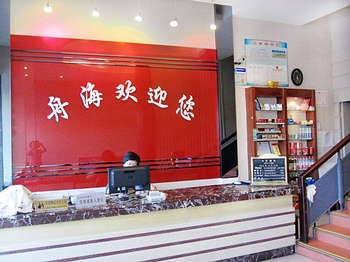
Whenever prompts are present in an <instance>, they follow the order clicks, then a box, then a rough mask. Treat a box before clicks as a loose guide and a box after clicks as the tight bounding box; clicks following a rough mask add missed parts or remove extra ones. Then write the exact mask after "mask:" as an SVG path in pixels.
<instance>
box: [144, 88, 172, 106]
mask: <svg viewBox="0 0 350 262" xmlns="http://www.w3.org/2000/svg"><path fill="white" fill-rule="evenodd" d="M147 94H148V95H149V100H148V103H149V104H155V105H156V106H158V107H160V108H167V107H168V105H163V104H162V102H163V101H164V100H165V99H166V96H167V92H166V91H165V90H162V89H161V88H160V86H158V87H157V88H156V89H152V88H149V91H148V92H147Z"/></svg>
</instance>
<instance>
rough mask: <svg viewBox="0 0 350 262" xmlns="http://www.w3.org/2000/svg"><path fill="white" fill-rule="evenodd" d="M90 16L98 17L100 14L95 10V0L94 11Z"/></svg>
mask: <svg viewBox="0 0 350 262" xmlns="http://www.w3.org/2000/svg"><path fill="white" fill-rule="evenodd" d="M92 16H93V17H99V16H100V13H99V12H98V10H97V1H96V0H95V9H94V11H93V12H92Z"/></svg>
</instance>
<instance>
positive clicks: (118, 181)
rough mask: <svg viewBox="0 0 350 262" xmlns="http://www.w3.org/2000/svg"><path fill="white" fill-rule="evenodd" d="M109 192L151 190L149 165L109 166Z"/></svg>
mask: <svg viewBox="0 0 350 262" xmlns="http://www.w3.org/2000/svg"><path fill="white" fill-rule="evenodd" d="M108 188H109V194H117V193H128V190H130V189H132V190H135V191H142V190H150V172H149V166H133V167H111V168H108Z"/></svg>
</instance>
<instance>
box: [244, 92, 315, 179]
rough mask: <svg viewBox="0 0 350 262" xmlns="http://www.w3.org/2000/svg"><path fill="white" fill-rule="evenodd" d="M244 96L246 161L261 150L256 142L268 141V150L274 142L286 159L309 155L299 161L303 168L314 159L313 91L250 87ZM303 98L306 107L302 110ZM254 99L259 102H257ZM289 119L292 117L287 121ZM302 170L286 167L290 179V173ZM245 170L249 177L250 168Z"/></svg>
mask: <svg viewBox="0 0 350 262" xmlns="http://www.w3.org/2000/svg"><path fill="white" fill-rule="evenodd" d="M245 96H246V106H247V108H246V114H247V133H248V140H247V144H248V161H249V162H250V161H251V158H252V157H257V156H258V152H259V153H260V152H261V146H262V145H261V144H259V142H260V143H267V144H269V148H267V149H270V150H271V152H272V149H271V144H273V143H274V144H275V146H277V147H278V149H279V151H280V155H281V156H284V157H286V158H287V159H289V158H290V157H291V158H297V159H298V158H300V157H302V158H312V159H309V160H305V162H303V161H302V160H301V161H302V162H303V163H302V165H303V167H304V165H307V166H308V165H310V163H313V162H314V161H316V160H317V130H316V125H315V123H317V120H316V108H315V102H316V101H315V90H311V89H295V88H280V87H279V88H265V87H249V88H246V89H245ZM306 100H307V103H308V106H309V109H308V110H301V108H303V107H302V106H304V105H305V101H306ZM257 102H258V103H259V105H257ZM271 105H272V106H273V107H272V108H271ZM275 105H279V107H278V108H277V107H274V106H275ZM257 106H260V110H257V109H258V107H257ZM264 106H265V107H264ZM269 106H270V107H269ZM281 109H282V110H281ZM310 109H311V110H310ZM288 119H294V120H292V121H288ZM293 121H295V122H293ZM264 129H265V130H264ZM274 129H276V130H274ZM271 137H279V138H271ZM294 147H295V148H294ZM311 148H312V150H313V151H312V152H313V153H312V154H309V153H310V151H308V150H309V149H310V150H311ZM296 150H297V151H298V152H299V151H300V150H301V152H308V154H305V155H300V154H299V153H298V154H296V153H295V152H297V151H296ZM267 151H268V150H267ZM298 167H301V166H298ZM305 170H306V169H297V170H290V171H289V166H287V167H286V171H287V172H288V176H289V178H290V181H292V178H293V175H292V174H294V175H295V174H296V173H298V172H299V173H302V172H303V171H305ZM248 172H249V174H250V176H251V170H248ZM290 173H291V174H290Z"/></svg>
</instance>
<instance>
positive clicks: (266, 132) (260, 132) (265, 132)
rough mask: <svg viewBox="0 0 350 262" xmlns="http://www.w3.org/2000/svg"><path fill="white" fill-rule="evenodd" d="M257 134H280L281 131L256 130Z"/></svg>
mask: <svg viewBox="0 0 350 262" xmlns="http://www.w3.org/2000/svg"><path fill="white" fill-rule="evenodd" d="M256 133H257V134H281V133H282V132H281V131H257V132H256Z"/></svg>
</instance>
